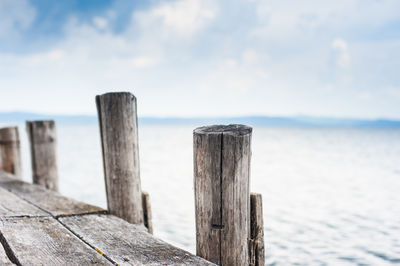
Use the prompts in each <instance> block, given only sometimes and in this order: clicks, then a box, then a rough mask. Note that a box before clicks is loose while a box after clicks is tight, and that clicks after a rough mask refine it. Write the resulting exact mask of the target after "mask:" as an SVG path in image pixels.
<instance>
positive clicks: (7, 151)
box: [0, 127, 22, 179]
mask: <svg viewBox="0 0 400 266" xmlns="http://www.w3.org/2000/svg"><path fill="white" fill-rule="evenodd" d="M0 161H1V167H0V168H1V169H3V170H4V171H6V172H9V173H11V174H13V175H14V177H15V178H18V179H21V178H22V167H21V150H20V141H19V133H18V127H6V128H1V129H0Z"/></svg>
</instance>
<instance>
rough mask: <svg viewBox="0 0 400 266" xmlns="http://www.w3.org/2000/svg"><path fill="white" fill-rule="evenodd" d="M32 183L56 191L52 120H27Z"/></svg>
mask: <svg viewBox="0 0 400 266" xmlns="http://www.w3.org/2000/svg"><path fill="white" fill-rule="evenodd" d="M26 129H27V132H28V137H29V141H30V149H31V162H32V175H33V183H34V184H38V185H41V186H44V187H45V188H47V189H51V190H54V191H58V170H57V147H56V140H57V138H56V125H55V123H54V121H28V122H26Z"/></svg>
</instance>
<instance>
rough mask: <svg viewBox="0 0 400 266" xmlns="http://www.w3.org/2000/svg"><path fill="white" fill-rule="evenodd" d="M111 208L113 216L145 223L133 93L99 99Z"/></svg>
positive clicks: (121, 93)
mask: <svg viewBox="0 0 400 266" xmlns="http://www.w3.org/2000/svg"><path fill="white" fill-rule="evenodd" d="M96 104H97V111H98V117H99V124H100V133H101V144H102V150H103V166H104V176H105V183H106V194H107V205H108V210H109V211H110V213H111V214H114V215H116V216H118V217H121V218H122V219H124V220H126V221H128V222H130V223H135V224H143V222H144V217H143V206H142V191H141V184H140V171H139V145H138V128H137V113H136V98H135V96H133V95H132V94H131V93H128V92H119V93H106V94H103V95H99V96H96Z"/></svg>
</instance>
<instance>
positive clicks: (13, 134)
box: [0, 127, 19, 141]
mask: <svg viewBox="0 0 400 266" xmlns="http://www.w3.org/2000/svg"><path fill="white" fill-rule="evenodd" d="M14 140H19V137H18V128H17V127H4V128H0V141H14Z"/></svg>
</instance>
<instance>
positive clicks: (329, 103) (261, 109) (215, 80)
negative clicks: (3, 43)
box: [0, 0, 400, 116]
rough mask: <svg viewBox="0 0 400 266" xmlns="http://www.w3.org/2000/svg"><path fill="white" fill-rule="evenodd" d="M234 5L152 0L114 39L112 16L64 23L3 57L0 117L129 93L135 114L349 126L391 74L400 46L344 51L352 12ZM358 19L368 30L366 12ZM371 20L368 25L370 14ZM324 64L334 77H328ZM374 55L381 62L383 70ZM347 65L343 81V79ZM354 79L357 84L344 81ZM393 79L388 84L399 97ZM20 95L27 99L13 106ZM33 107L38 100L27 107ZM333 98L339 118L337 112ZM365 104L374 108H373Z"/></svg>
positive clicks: (349, 45)
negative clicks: (294, 118) (29, 47)
mask: <svg viewBox="0 0 400 266" xmlns="http://www.w3.org/2000/svg"><path fill="white" fill-rule="evenodd" d="M1 1H2V0H0V3H1ZM365 1H369V0H365ZM239 2H240V1H227V0H219V1H209V0H203V1H201V0H188V1H183V0H177V1H168V2H165V1H160V2H152V3H157V4H154V5H152V6H150V7H149V8H146V9H142V10H140V11H138V10H136V11H133V17H132V20H131V21H130V22H128V24H129V25H127V29H126V30H124V31H123V32H119V33H115V32H113V31H112V30H111V29H112V28H113V26H114V25H113V24H112V23H113V22H114V18H115V17H116V16H118V10H114V11H113V10H110V11H108V12H107V13H106V14H102V15H101V16H97V17H95V18H93V20H92V21H90V22H87V23H83V22H82V21H79V20H78V19H76V20H74V19H71V20H70V21H69V23H68V24H66V25H65V36H63V38H62V39H60V40H59V41H58V42H56V43H53V44H52V45H51V47H47V48H43V51H41V52H35V53H31V54H1V53H0V62H1V64H0V88H1V89H3V88H7V90H8V91H9V92H8V93H6V94H7V95H14V98H13V97H11V96H9V97H0V101H1V99H2V98H3V99H6V98H7V99H8V100H7V101H4V100H3V101H1V102H0V108H2V109H3V110H4V109H10V108H11V107H12V108H13V109H26V108H32V109H33V110H34V111H38V112H59V113H63V112H67V113H69V112H76V113H95V105H94V104H89V103H91V102H92V100H93V97H94V95H95V94H97V93H102V92H105V91H113V90H126V89H132V88H133V89H132V90H131V91H132V92H133V93H134V94H136V96H137V97H138V99H140V102H141V105H140V114H144V115H184V116H190V115H201V116H202V115H244V114H278V115H293V114H298V113H303V114H316V115H331V114H333V115H346V112H349V110H351V111H352V112H353V113H351V115H353V116H354V115H355V116H356V115H362V114H363V112H364V111H363V110H364V109H366V107H365V106H364V107H363V106H360V105H358V104H359V103H360V102H358V101H361V100H360V91H361V92H362V91H363V90H364V91H371V93H373V92H374V86H376V84H377V83H378V82H380V81H382V80H384V78H383V77H386V76H385V75H386V74H387V72H390V71H387V70H388V69H389V70H390V69H392V70H391V71H393V72H395V70H393V69H398V67H397V68H396V67H391V66H396V65H395V64H396V62H400V58H399V56H400V54H399V53H398V51H399V44H398V41H397V43H396V42H395V41H391V44H390V45H389V44H386V46H385V45H383V44H382V43H380V42H374V45H373V46H367V45H366V43H365V40H357V38H356V37H353V38H352V39H351V42H350V38H349V37H348V36H349V35H350V34H351V30H352V29H353V28H354V27H355V24H359V25H362V23H363V22H362V21H363V19H361V18H357V20H354V21H355V22H354V23H355V24H353V23H352V22H351V21H348V20H347V17H348V16H349V14H350V13H351V12H354V10H355V9H356V7H358V5H359V2H355V1H353V0H349V1H348V2H344V1H343V0H339V2H340V4H336V3H326V2H325V3H322V2H319V1H302V3H297V2H293V1H291V2H290V4H288V3H289V2H288V1H285V0H282V3H280V2H278V1H275V2H271V1H259V2H256V1H250V2H246V1H245V0H244V2H246V5H245V6H244V7H245V8H242V6H236V5H237V3H239ZM381 3H383V4H385V3H387V1H383V2H382V1H381ZM392 3H393V2H392ZM325 5H328V6H325ZM340 5H342V6H340ZM371 5H372V6H375V3H373V4H371ZM393 6H395V4H393ZM253 7H254V8H253ZM261 7H263V8H264V9H263V10H261V9H260V8H261ZM369 9H370V8H364V7H363V8H361V9H360V10H361V11H360V12H367V11H368V10H369ZM391 9H393V7H392V8H391ZM255 10H258V11H257V12H258V15H256V13H254V12H255ZM349 10H350V11H349ZM366 10H367V11H366ZM376 11H377V13H379V14H380V13H382V12H381V11H382V10H381V9H380V8H376ZM355 13H357V12H355ZM391 13H392V11H388V14H389V15H388V19H386V18H384V16H380V17H381V18H382V20H383V21H386V22H387V21H389V20H390V19H391V18H393V15H392V14H391ZM367 14H369V11H368V12H367ZM356 15H357V16H360V17H365V19H364V20H365V21H366V22H365V23H366V25H372V24H371V23H372V22H371V21H370V20H369V19H366V17H367V15H366V14H362V16H361V15H359V14H356ZM369 15H370V16H372V20H373V21H377V18H376V17H378V15H377V14H369ZM0 20H1V18H0ZM345 20H347V21H346V22H343V21H345ZM346 23H347V24H348V27H343V25H344V24H346ZM376 23H377V24H379V23H383V22H376ZM347 28H348V29H349V31H347ZM257 31H259V33H260V35H257V34H254V32H257ZM252 32H253V34H252ZM332 36H342V37H343V38H337V39H332ZM348 41H349V42H348ZM385 47H386V48H385ZM350 52H351V53H350ZM332 54H334V56H335V57H334V60H335V66H337V67H338V69H333V71H332V64H331V62H332ZM382 54H390V59H391V60H387V57H389V56H387V57H385V56H384V57H382V56H381V55H382ZM392 57H393V59H392ZM384 59H385V60H384ZM397 59H399V60H397ZM382 62H384V64H383V63H382ZM397 65H398V63H397ZM350 66H351V71H341V70H343V69H348V68H349V67H350ZM378 66H379V67H378ZM378 68H379V69H378ZM379 71H380V72H379ZM366 73H368V75H366ZM370 73H373V74H371V75H370ZM377 73H378V74H377ZM353 74H354V75H358V76H357V78H353V79H350V78H349V79H348V80H343V76H346V77H347V76H351V75H353ZM378 76H380V77H382V78H381V80H379V79H378V78H376V77H378ZM393 76H394V74H393ZM395 79H396V78H392V79H391V81H390V82H391V84H392V85H393V86H394V88H398V84H399V83H398V82H400V81H399V80H398V78H397V81H398V82H396V80H395ZM360 84H361V85H360ZM380 86H381V87H380V88H382V87H387V86H388V84H381V85H380ZM361 87H362V89H360V88H361ZM327 88H329V89H327ZM396 91H397V89H393V91H392V92H389V91H388V92H387V93H386V95H387V94H389V93H392V94H396ZM6 94H4V95H6ZM22 94H23V95H25V96H26V97H24V99H26V100H24V99H20V95H22ZM381 94H382V96H381V97H382V98H383V97H384V96H383V94H385V93H381ZM37 95H46V97H40V98H38V96H37ZM211 95H212V97H210V96H211ZM0 96H3V94H0ZM77 96H79V97H77ZM364 96H365V95H364ZM35 97H36V98H35ZM45 98H47V99H52V100H51V101H45V100H44V99H45ZM77 98H79V99H78V100H77ZM364 98H365V97H364ZM388 98H389V97H388ZM391 98H395V97H391ZM391 98H390V99H391ZM13 99H15V100H13ZM31 99H36V101H35V103H36V105H35V106H33V105H32V103H31ZM338 99H339V100H338ZM342 99H346V100H347V101H348V108H347V107H346V108H345V107H343V108H342V107H340V108H338V106H341V104H342V101H341V100H342ZM390 99H389V100H390ZM396 99H398V98H396ZM77 101H78V102H77ZM69 102H70V103H73V105H74V108H71V106H70V104H68V103H69ZM166 102H168V105H167V106H166V105H165V103H166ZM365 102H368V104H370V105H371V106H368V108H370V110H377V109H374V107H375V108H376V106H373V104H375V101H366V100H365V99H364V100H363V101H362V102H361V103H362V104H364V103H365ZM221 103H223V104H221ZM10 106H11V107H10ZM237 106H240V108H238V107H237ZM354 106H357V110H353V109H351V108H355V107H354ZM387 106H394V105H393V104H392V105H390V104H388V105H387ZM396 106H398V105H395V108H397V109H398V107H396ZM385 107H386V106H385ZM349 108H350V109H349ZM388 108H389V107H388ZM395 108H393V107H392V109H395ZM354 112H359V113H354ZM371 112H373V111H369V114H370V113H371ZM376 112H380V114H385V113H384V112H385V111H384V110H382V111H381V110H378V111H376ZM390 112H393V111H390ZM364 113H367V112H366V111H365V112H364ZM388 113H389V111H388ZM349 114H350V113H349ZM397 114H398V115H399V116H400V111H397Z"/></svg>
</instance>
